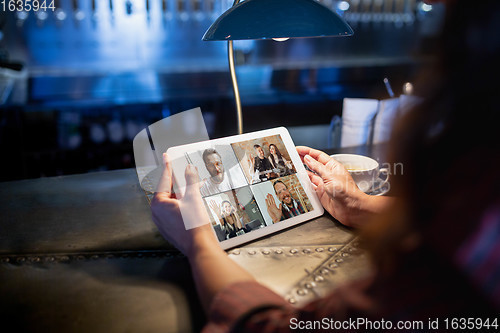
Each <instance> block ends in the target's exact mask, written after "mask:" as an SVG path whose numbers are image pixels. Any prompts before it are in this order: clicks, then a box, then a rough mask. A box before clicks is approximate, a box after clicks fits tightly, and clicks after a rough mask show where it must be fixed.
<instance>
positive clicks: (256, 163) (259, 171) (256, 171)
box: [249, 144, 278, 182]
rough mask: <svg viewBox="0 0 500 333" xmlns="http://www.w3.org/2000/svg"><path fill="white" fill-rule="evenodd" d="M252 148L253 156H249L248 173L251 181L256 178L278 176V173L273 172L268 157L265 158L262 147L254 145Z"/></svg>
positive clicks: (262, 178)
mask: <svg viewBox="0 0 500 333" xmlns="http://www.w3.org/2000/svg"><path fill="white" fill-rule="evenodd" d="M253 149H254V151H255V154H256V155H257V156H255V157H254V158H250V170H249V171H250V175H251V176H252V181H254V182H255V181H257V180H259V179H260V180H261V181H262V180H269V179H274V178H276V177H278V175H277V174H276V173H275V172H274V170H273V166H272V165H271V162H269V159H267V158H266V156H265V154H264V149H262V147H261V146H259V145H257V144H256V145H254V146H253Z"/></svg>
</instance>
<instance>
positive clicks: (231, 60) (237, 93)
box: [227, 0, 243, 134]
mask: <svg viewBox="0 0 500 333" xmlns="http://www.w3.org/2000/svg"><path fill="white" fill-rule="evenodd" d="M239 2H240V0H234V2H233V7H234V6H236V5H237V4H238V3H239ZM227 57H228V60H229V72H230V73H231V82H232V83H233V91H234V100H235V102H236V118H237V121H238V134H243V113H242V111H241V99H240V90H239V88H238V80H237V78H236V69H235V67H234V48H233V41H232V40H229V41H227Z"/></svg>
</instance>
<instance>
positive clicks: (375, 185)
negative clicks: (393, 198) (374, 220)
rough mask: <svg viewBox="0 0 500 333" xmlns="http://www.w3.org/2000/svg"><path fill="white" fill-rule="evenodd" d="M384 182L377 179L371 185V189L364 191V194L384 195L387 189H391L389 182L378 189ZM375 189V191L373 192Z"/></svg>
mask: <svg viewBox="0 0 500 333" xmlns="http://www.w3.org/2000/svg"><path fill="white" fill-rule="evenodd" d="M384 182H385V180H384V179H381V178H377V180H376V181H375V182H374V183H373V185H372V188H371V189H369V190H368V191H365V193H366V194H369V195H384V194H386V193H387V192H389V189H390V188H391V186H390V184H389V182H387V183H385V184H384V185H383V186H382V187H380V188H379V186H380V185H381V184H382V183H384ZM373 189H375V190H373Z"/></svg>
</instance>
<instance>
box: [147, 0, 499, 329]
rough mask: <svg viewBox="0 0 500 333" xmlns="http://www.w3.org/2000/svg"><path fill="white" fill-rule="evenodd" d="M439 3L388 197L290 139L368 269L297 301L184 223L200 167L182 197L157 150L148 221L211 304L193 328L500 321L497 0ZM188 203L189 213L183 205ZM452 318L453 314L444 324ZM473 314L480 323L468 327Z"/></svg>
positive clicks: (190, 173) (394, 151) (209, 235)
mask: <svg viewBox="0 0 500 333" xmlns="http://www.w3.org/2000/svg"><path fill="white" fill-rule="evenodd" d="M426 2H431V1H430V0H426ZM434 2H435V1H434ZM443 2H445V3H446V17H445V20H444V24H443V27H442V32H441V34H440V36H439V38H437V40H436V43H435V44H434V45H435V47H436V50H433V51H434V52H433V53H434V54H433V56H434V57H433V60H432V61H430V62H428V63H427V62H426V63H425V64H424V66H425V68H422V71H421V73H420V75H418V77H417V78H416V80H415V81H414V82H415V85H414V87H415V89H414V93H415V95H417V96H419V97H421V98H422V101H420V102H419V104H417V105H414V106H413V107H412V108H411V109H410V110H408V111H407V112H405V114H404V115H403V116H402V117H401V118H399V119H398V120H397V122H396V123H395V125H394V128H393V129H392V134H391V140H390V142H389V147H388V152H387V160H388V162H389V163H390V164H392V165H394V164H395V163H402V165H404V173H400V174H396V173H395V174H392V175H391V191H390V193H389V195H388V196H371V195H368V194H366V193H363V192H362V191H361V190H359V188H357V186H356V184H355V183H354V181H353V179H352V177H351V176H350V175H349V172H348V171H347V170H346V169H345V167H343V166H342V164H340V163H338V162H337V161H335V160H334V159H333V158H331V157H330V156H329V155H328V154H327V153H325V152H321V151H318V150H315V149H312V148H309V147H297V151H298V154H299V155H300V157H301V159H302V161H303V162H304V163H305V164H306V165H307V166H308V167H309V169H311V170H313V171H314V173H309V177H310V180H311V182H312V184H314V187H315V190H316V193H317V195H318V198H319V200H320V202H321V204H322V205H323V207H324V208H325V211H326V212H328V213H329V214H331V216H332V217H334V218H335V219H336V220H337V221H339V222H340V223H342V224H344V225H346V226H348V227H351V228H353V230H356V233H357V234H358V235H359V237H360V245H361V246H362V248H363V249H364V250H365V251H366V254H367V257H368V258H370V267H371V269H370V274H368V275H367V276H362V277H358V278H357V279H356V280H351V281H346V282H344V283H342V284H339V285H336V286H335V289H333V290H332V291H331V293H330V294H328V295H325V296H322V297H318V298H316V299H314V300H313V301H311V302H310V303H308V304H305V305H300V306H293V305H292V304H290V303H289V302H288V301H287V300H286V299H284V298H283V297H282V296H280V295H278V294H276V293H275V292H273V291H272V290H270V289H269V288H266V286H264V285H263V284H260V283H259V282H258V281H257V280H256V279H255V277H253V276H252V274H250V273H249V272H248V271H246V270H245V269H244V268H243V267H242V266H240V265H238V264H237V263H236V262H234V261H233V260H232V259H231V258H230V257H229V256H228V254H227V253H226V252H225V251H223V250H222V249H221V247H220V245H219V242H218V241H217V239H216V237H215V236H214V233H213V232H212V230H211V228H210V224H209V222H207V223H206V224H204V225H202V226H200V227H198V228H194V229H188V230H186V227H185V224H184V223H185V220H187V221H191V220H193V221H199V220H201V221H209V219H208V215H207V212H206V210H205V208H204V205H203V202H202V200H203V199H202V198H201V196H200V194H199V191H198V186H197V181H198V178H197V177H198V174H197V170H196V169H195V168H194V167H193V166H189V167H188V168H187V169H186V172H185V177H186V180H187V183H188V188H187V190H186V195H185V196H184V197H183V198H182V199H180V200H178V199H176V198H175V197H174V196H173V195H172V194H171V193H172V175H171V173H172V171H171V166H170V162H169V161H168V157H165V165H166V168H165V172H164V177H163V178H162V182H161V183H160V186H159V189H158V192H157V193H156V194H155V198H154V199H153V202H152V204H151V208H152V215H153V220H154V222H155V223H156V225H157V226H158V229H159V231H160V232H161V234H162V235H163V236H164V237H165V239H166V240H168V242H170V243H171V244H173V245H174V246H175V247H177V248H178V249H179V250H180V251H181V252H182V253H184V254H185V255H186V257H187V260H188V261H189V264H190V267H191V270H192V274H193V277H194V282H195V285H196V287H197V290H198V295H199V297H200V300H201V302H202V305H203V306H204V309H205V310H206V313H207V323H206V325H205V327H204V330H203V332H229V331H231V332H288V331H300V330H298V329H295V330H294V329H293V327H292V326H291V323H292V321H293V320H294V318H295V320H300V321H301V322H302V323H304V321H308V322H310V323H311V322H316V321H321V322H324V320H323V319H327V321H328V322H330V319H331V320H334V321H335V322H337V323H347V324H349V323H350V321H354V322H355V321H356V320H357V319H366V320H368V321H371V322H372V323H373V322H375V321H376V322H377V323H378V324H379V325H380V324H381V323H382V320H384V321H385V322H386V323H387V322H390V323H392V324H393V325H394V326H392V330H391V329H390V328H389V327H388V326H386V328H387V329H384V328H381V329H380V330H381V331H398V330H397V328H396V325H397V324H398V323H400V322H403V323H407V322H414V321H420V322H422V323H423V326H420V328H418V329H416V328H415V329H410V330H407V331H432V330H434V329H432V327H430V326H429V325H428V323H429V321H433V322H436V323H437V324H438V327H437V326H436V330H437V331H440V330H442V331H444V330H448V329H450V328H453V329H454V330H455V329H457V328H458V329H459V330H461V331H467V330H471V331H472V330H477V331H488V330H489V331H498V327H499V324H500V323H499V322H498V314H499V313H500V279H499V276H500V260H499V259H498V258H499V254H500V247H499V244H500V172H499V170H498V165H499V161H500V146H499V141H498V124H499V123H500V112H499V106H498V83H497V84H494V82H498V77H499V76H500V61H498V59H500V35H499V33H498V31H500V20H499V17H500V1H498V0H483V1H470V0H447V1H443ZM464 133H469V134H470V135H464ZM184 207H188V208H186V210H188V212H189V214H187V215H181V214H180V213H179V212H180V211H182V210H183V209H184ZM183 217H184V220H183ZM332 223H334V222H333V221H332ZM451 318H453V319H451ZM466 318H469V319H466ZM450 319H451V320H450ZM471 319H472V320H471ZM448 320H450V322H452V323H453V321H452V320H456V325H454V326H451V325H450V326H448V324H450V322H448ZM464 320H466V324H467V325H468V326H466V325H465V324H464ZM471 321H474V323H476V322H478V321H479V323H478V325H477V326H476V325H472V326H470V324H471ZM446 323H448V324H446ZM484 323H488V326H485V327H483V326H481V325H482V324H484ZM492 323H493V324H494V326H491V324H492ZM445 324H446V325H445ZM342 327H343V328H344V329H345V330H351V329H350V328H351V326H348V327H349V328H347V327H345V326H342ZM379 327H380V326H379ZM295 328H297V327H295ZM481 328H482V330H481ZM485 328H486V330H485ZM324 331H330V332H331V331H333V329H330V330H328V329H326V330H324ZM351 331H360V332H361V331H370V329H369V328H367V327H366V326H362V327H359V329H358V330H356V329H355V328H353V329H352V330H351ZM399 331H403V330H402V329H400V330H399Z"/></svg>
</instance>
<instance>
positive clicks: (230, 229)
mask: <svg viewBox="0 0 500 333" xmlns="http://www.w3.org/2000/svg"><path fill="white" fill-rule="evenodd" d="M210 208H212V210H213V211H214V213H215V214H216V215H217V217H218V219H219V222H220V225H221V227H222V230H224V232H225V233H226V239H229V238H232V237H235V236H239V235H242V234H244V233H245V231H244V230H243V223H242V218H240V216H239V214H238V212H237V211H236V209H235V208H234V207H233V205H231V203H230V202H229V201H228V200H224V201H222V203H221V205H220V207H219V205H217V203H216V202H215V201H214V200H211V201H210Z"/></svg>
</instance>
